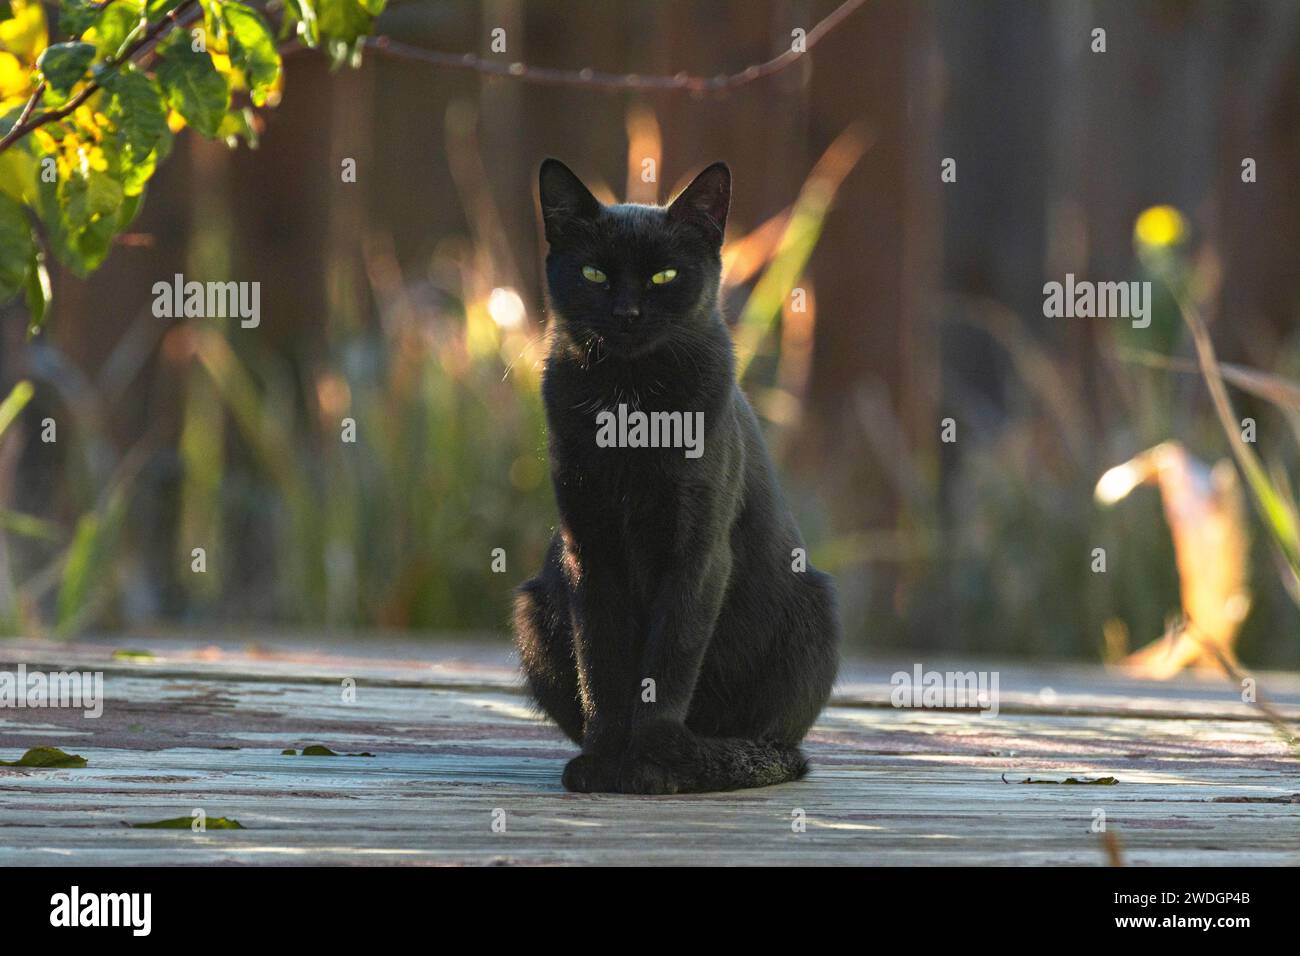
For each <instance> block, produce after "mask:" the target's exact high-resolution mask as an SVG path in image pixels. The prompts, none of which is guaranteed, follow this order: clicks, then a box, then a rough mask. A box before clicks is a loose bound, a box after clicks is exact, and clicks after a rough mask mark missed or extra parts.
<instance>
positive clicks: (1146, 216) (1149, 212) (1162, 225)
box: [1133, 206, 1187, 248]
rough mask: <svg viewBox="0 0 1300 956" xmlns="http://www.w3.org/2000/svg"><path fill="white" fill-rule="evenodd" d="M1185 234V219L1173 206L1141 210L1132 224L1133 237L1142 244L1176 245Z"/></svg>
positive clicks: (1165, 246)
mask: <svg viewBox="0 0 1300 956" xmlns="http://www.w3.org/2000/svg"><path fill="white" fill-rule="evenodd" d="M1186 235H1187V220H1186V219H1184V218H1183V214H1182V213H1181V212H1179V211H1178V210H1177V209H1175V208H1174V207H1173V206H1152V207H1151V208H1150V209H1146V210H1143V212H1142V214H1141V215H1140V216H1138V217H1137V222H1136V223H1135V224H1134V226H1133V237H1134V238H1135V239H1137V241H1138V242H1139V243H1140V244H1142V245H1144V246H1156V247H1159V248H1167V247H1169V246H1176V245H1178V243H1180V242H1182V241H1183V237H1184V236H1186Z"/></svg>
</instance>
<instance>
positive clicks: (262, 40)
mask: <svg viewBox="0 0 1300 956" xmlns="http://www.w3.org/2000/svg"><path fill="white" fill-rule="evenodd" d="M221 17H222V19H223V20H224V21H225V25H226V31H227V35H228V37H229V40H230V62H231V63H233V64H234V65H235V66H237V67H239V69H241V70H243V71H244V76H245V77H247V78H248V86H249V93H250V95H251V96H252V99H253V103H254V104H256V105H257V106H261V105H263V104H264V103H265V102H266V94H267V93H269V92H270V91H271V90H272V89H273V88H274V87H275V84H276V83H277V82H278V81H279V78H280V53H279V51H278V50H276V48H275V37H274V36H272V35H271V28H270V27H268V26H267V25H266V21H265V20H263V19H262V17H261V15H260V14H258V13H257V12H256V11H255V10H253V9H252V8H251V7H246V6H244V5H243V4H242V3H235V2H234V0H228V2H226V3H223V4H222V5H221Z"/></svg>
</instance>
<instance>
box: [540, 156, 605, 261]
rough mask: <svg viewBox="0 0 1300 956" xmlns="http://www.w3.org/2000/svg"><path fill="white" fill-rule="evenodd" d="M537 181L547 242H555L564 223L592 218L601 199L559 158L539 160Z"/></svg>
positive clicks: (561, 231)
mask: <svg viewBox="0 0 1300 956" xmlns="http://www.w3.org/2000/svg"><path fill="white" fill-rule="evenodd" d="M537 181H538V186H539V187H540V194H541V198H542V221H543V222H544V223H545V224H546V241H547V242H555V240H556V239H557V238H559V236H560V235H562V234H563V233H564V229H565V226H566V225H568V224H569V223H570V222H572V221H573V220H575V219H595V218H596V214H597V213H598V212H600V201H599V200H597V199H596V197H595V196H593V195H592V194H591V190H589V189H588V188H587V187H586V186H584V185H583V184H582V180H581V179H579V178H578V177H577V176H575V175H574V174H573V170H571V169H569V167H568V166H565V165H564V163H562V162H560V161H559V160H558V159H545V160H543V161H542V168H541V171H540V172H538V174H537Z"/></svg>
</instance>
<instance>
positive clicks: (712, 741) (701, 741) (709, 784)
mask: <svg viewBox="0 0 1300 956" xmlns="http://www.w3.org/2000/svg"><path fill="white" fill-rule="evenodd" d="M695 742H696V746H695V748H694V751H695V752H694V754H693V757H694V762H695V766H694V768H692V769H693V771H694V772H693V773H691V774H690V778H691V784H692V786H691V789H693V790H695V791H697V792H700V793H708V792H710V791H715V790H744V789H746V788H749V787H770V786H772V785H773V784H777V783H786V782H788V781H790V780H799V779H802V778H803V777H804V775H806V774H807V773H808V760H807V758H805V757H804V755H803V752H802V751H801V750H800V749H799V748H798V747H796V746H794V745H792V744H778V743H773V742H771V741H766V740H746V739H743V738H738V737H696V738H695Z"/></svg>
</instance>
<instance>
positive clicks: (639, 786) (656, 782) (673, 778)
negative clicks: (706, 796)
mask: <svg viewBox="0 0 1300 956" xmlns="http://www.w3.org/2000/svg"><path fill="white" fill-rule="evenodd" d="M680 791H681V783H680V782H679V781H678V779H677V775H676V774H674V773H673V771H672V770H671V769H670V768H668V767H665V766H664V765H663V764H659V763H655V762H654V761H652V760H647V759H645V758H644V757H629V758H628V759H626V760H624V761H623V767H622V769H621V770H620V771H619V775H618V792H619V793H639V794H646V795H652V796H662V795H666V794H672V793H679V792H680Z"/></svg>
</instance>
